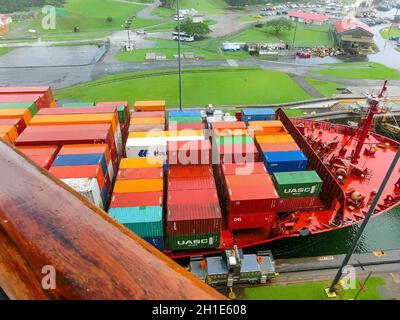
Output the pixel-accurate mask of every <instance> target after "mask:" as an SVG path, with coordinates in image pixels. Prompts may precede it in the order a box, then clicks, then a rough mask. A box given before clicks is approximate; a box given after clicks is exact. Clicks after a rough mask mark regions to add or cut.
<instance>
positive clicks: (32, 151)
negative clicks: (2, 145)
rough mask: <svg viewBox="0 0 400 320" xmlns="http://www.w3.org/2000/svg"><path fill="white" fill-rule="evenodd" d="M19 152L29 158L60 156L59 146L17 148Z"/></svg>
mask: <svg viewBox="0 0 400 320" xmlns="http://www.w3.org/2000/svg"><path fill="white" fill-rule="evenodd" d="M17 149H18V150H19V151H21V152H22V153H23V154H25V155H27V156H53V157H54V158H55V157H56V155H57V154H58V150H59V149H60V147H59V146H36V147H17Z"/></svg>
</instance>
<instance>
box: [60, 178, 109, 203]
mask: <svg viewBox="0 0 400 320" xmlns="http://www.w3.org/2000/svg"><path fill="white" fill-rule="evenodd" d="M61 180H62V181H63V182H64V183H66V184H67V185H69V186H70V187H71V188H73V189H74V190H75V191H77V192H79V193H80V194H81V195H82V196H84V197H85V198H86V199H88V200H89V201H90V202H92V203H93V204H95V205H96V206H98V207H99V208H101V209H104V205H103V200H102V198H101V191H100V187H99V183H98V182H97V178H96V177H95V178H71V179H61Z"/></svg>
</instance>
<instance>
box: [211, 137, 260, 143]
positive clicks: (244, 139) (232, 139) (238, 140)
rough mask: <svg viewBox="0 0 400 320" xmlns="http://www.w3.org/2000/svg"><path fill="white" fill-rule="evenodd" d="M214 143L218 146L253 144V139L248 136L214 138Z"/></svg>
mask: <svg viewBox="0 0 400 320" xmlns="http://www.w3.org/2000/svg"><path fill="white" fill-rule="evenodd" d="M215 142H216V143H217V144H218V145H232V144H235V145H236V144H254V139H253V138H252V137H250V136H226V137H224V136H222V137H215Z"/></svg>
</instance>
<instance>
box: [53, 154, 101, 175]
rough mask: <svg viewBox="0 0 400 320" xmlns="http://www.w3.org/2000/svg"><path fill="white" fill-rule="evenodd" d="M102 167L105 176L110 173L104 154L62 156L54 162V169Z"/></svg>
mask: <svg viewBox="0 0 400 320" xmlns="http://www.w3.org/2000/svg"><path fill="white" fill-rule="evenodd" d="M83 165H100V166H101V169H102V171H103V175H104V176H105V175H106V174H107V171H108V164H107V162H106V157H105V156H104V154H102V153H98V154H96V153H94V154H62V155H60V154H59V155H58V156H57V157H56V159H55V160H54V162H53V166H54V167H64V166H83Z"/></svg>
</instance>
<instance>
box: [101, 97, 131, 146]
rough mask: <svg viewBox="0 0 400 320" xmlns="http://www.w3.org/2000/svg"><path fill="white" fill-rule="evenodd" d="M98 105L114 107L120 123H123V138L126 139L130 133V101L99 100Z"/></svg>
mask: <svg viewBox="0 0 400 320" xmlns="http://www.w3.org/2000/svg"><path fill="white" fill-rule="evenodd" d="M96 107H100V108H101V107H114V108H116V112H117V113H118V119H119V123H120V125H121V131H122V138H123V140H124V141H126V139H127V137H128V133H129V122H130V111H129V103H128V101H112V102H110V101H109V102H98V103H97V104H96Z"/></svg>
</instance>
